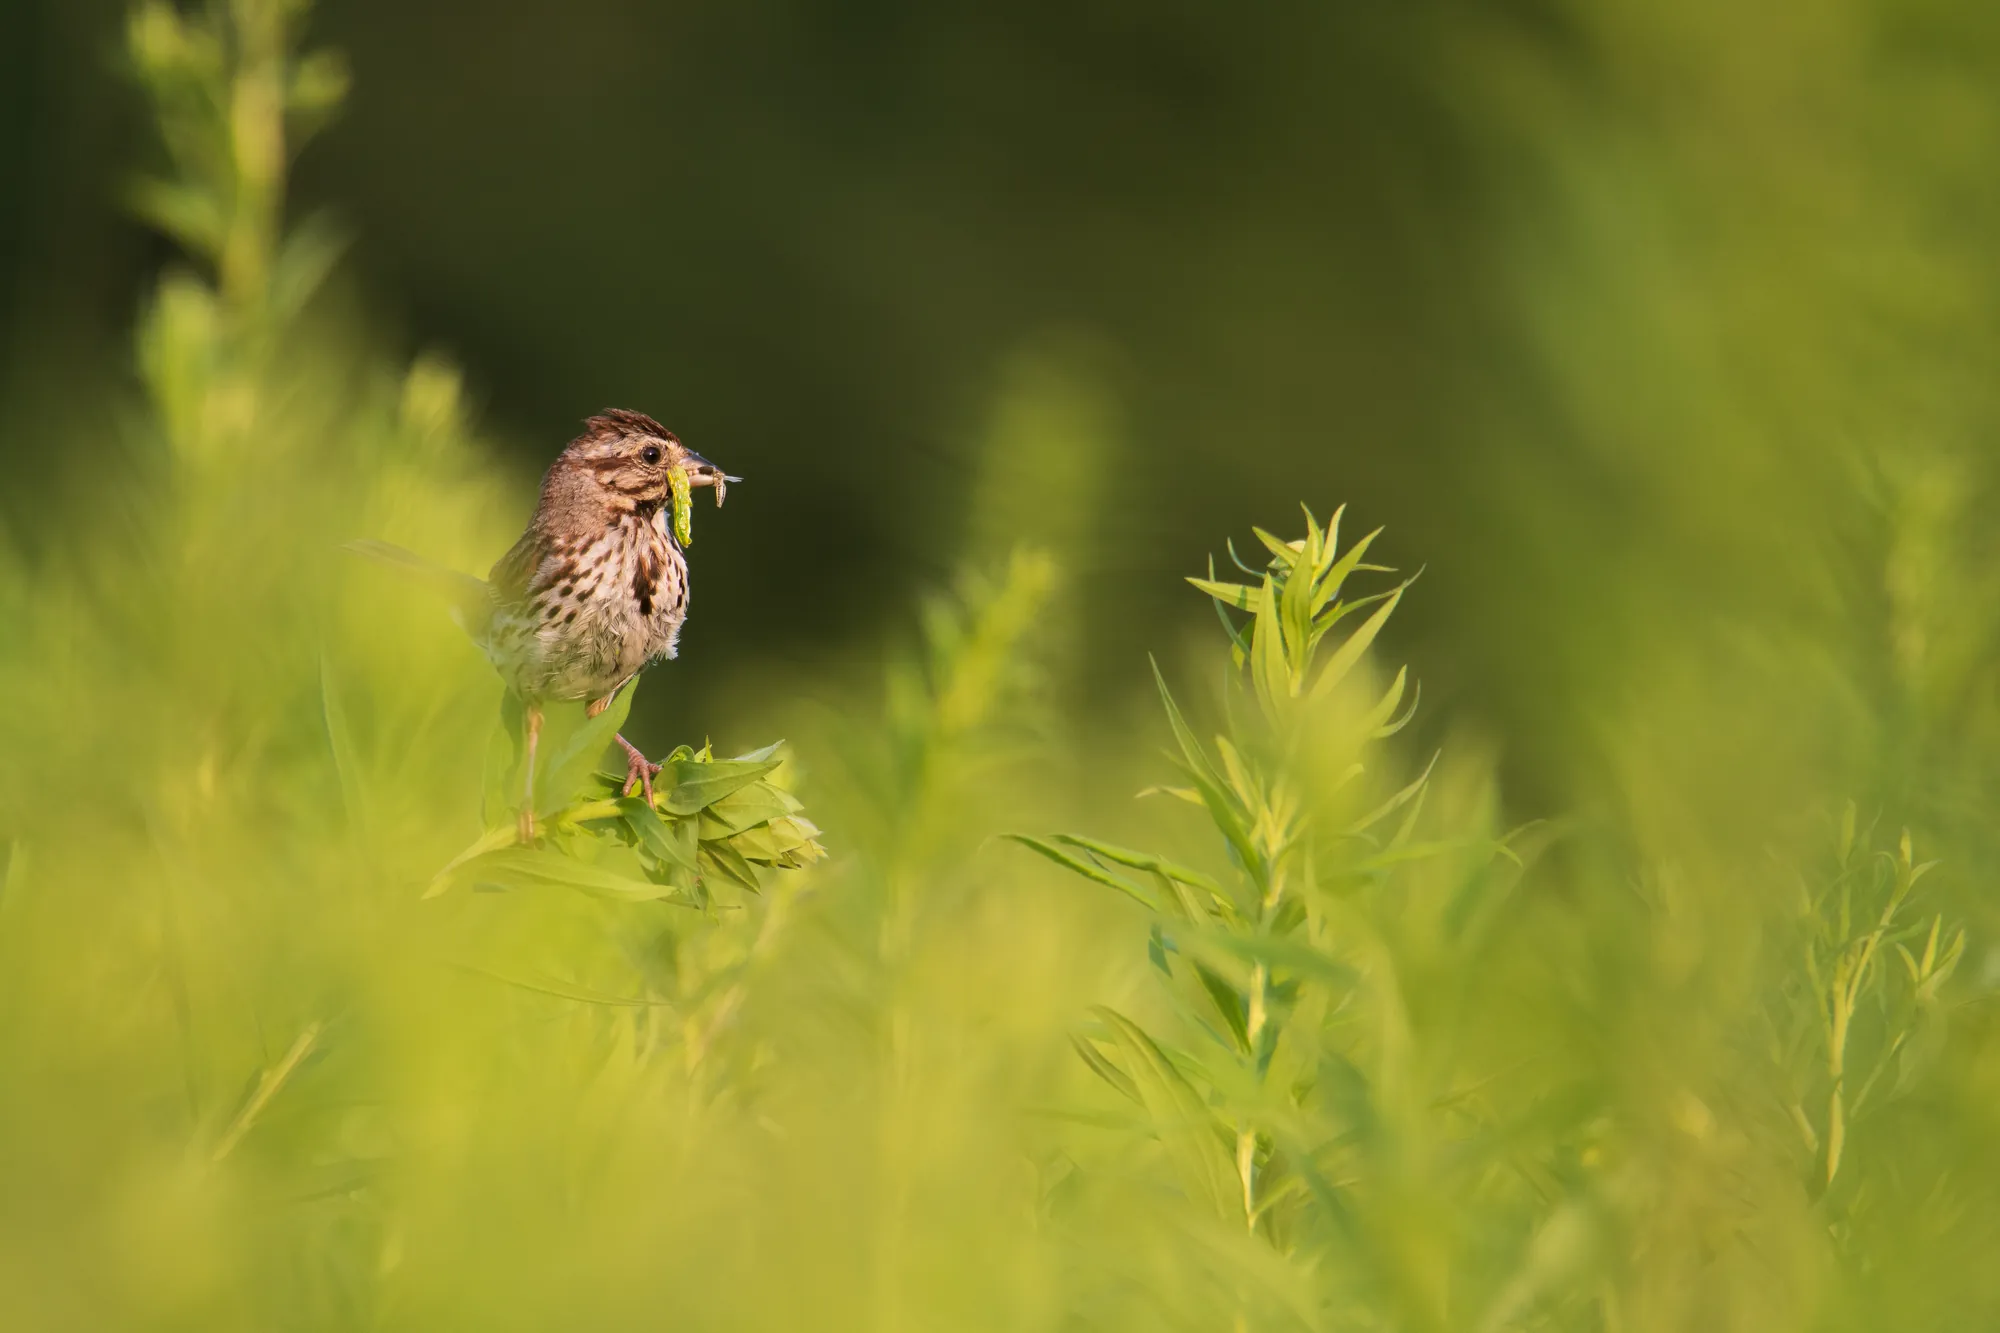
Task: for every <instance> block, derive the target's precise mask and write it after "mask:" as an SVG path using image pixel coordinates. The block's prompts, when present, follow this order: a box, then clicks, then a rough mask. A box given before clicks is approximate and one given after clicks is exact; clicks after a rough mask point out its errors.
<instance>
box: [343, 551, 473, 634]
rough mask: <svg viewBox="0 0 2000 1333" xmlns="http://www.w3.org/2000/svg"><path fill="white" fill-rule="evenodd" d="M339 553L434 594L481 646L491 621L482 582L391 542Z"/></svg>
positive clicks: (459, 625)
mask: <svg viewBox="0 0 2000 1333" xmlns="http://www.w3.org/2000/svg"><path fill="white" fill-rule="evenodd" d="M342 549H343V550H347V551H352V552H353V553H354V554H356V555H359V556H365V557H367V558H368V559H370V560H373V561H376V562H377V563H380V564H384V565H387V566H389V568H391V569H393V570H395V571H397V572H398V573H400V574H402V575H403V576H404V577H405V578H411V579H415V580H416V581H417V582H419V583H422V584H424V585H425V586H426V587H428V588H430V589H431V590H433V591H434V592H436V593H438V594H439V595H441V596H442V597H443V598H444V599H445V602H446V604H447V605H448V606H449V607H450V608H451V618H452V619H453V620H454V621H456V622H457V623H458V627H459V628H460V629H462V630H464V631H465V632H466V633H467V634H469V635H471V636H472V637H473V639H474V640H475V641H477V642H480V643H484V642H485V639H486V631H487V627H488V625H489V624H490V623H491V622H492V619H493V599H492V596H491V594H490V593H489V592H488V590H487V587H486V583H485V581H484V580H483V579H477V578H474V577H473V576H472V575H470V574H465V573H461V572H460V571H458V570H456V569H452V568H451V567H449V566H447V565H441V564H439V563H438V562H437V561H435V560H431V559H429V558H427V557H425V556H421V555H418V554H417V553H416V552H415V551H412V550H409V549H408V548H406V547H402V546H398V545H396V544H395V543H394V542H383V541H376V540H375V539H374V538H372V537H363V538H360V539H358V540H355V541H351V542H345V543H343V544H342Z"/></svg>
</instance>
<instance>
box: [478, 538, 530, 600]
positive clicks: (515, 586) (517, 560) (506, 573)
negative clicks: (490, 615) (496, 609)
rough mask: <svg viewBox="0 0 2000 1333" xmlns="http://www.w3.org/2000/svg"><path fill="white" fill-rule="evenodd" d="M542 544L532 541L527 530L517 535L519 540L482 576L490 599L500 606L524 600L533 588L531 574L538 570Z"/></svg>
mask: <svg viewBox="0 0 2000 1333" xmlns="http://www.w3.org/2000/svg"><path fill="white" fill-rule="evenodd" d="M542 555H543V552H542V544H541V542H540V541H538V540H537V539H536V534H535V530H534V529H533V528H532V527H531V528H529V529H528V530H527V531H526V532H524V533H522V534H521V540H519V541H517V542H515V543H514V545H513V546H512V547H510V548H509V549H508V551H507V554H505V555H503V556H501V557H500V558H499V559H498V560H496V561H494V562H493V570H492V572H491V573H489V574H488V575H487V576H486V580H487V582H488V583H489V584H490V585H491V586H492V589H493V599H494V600H495V601H498V602H502V603H514V602H522V601H525V600H527V596H528V591H529V589H530V588H532V587H533V586H534V582H535V572H536V571H537V570H539V569H540V568H541V567H542Z"/></svg>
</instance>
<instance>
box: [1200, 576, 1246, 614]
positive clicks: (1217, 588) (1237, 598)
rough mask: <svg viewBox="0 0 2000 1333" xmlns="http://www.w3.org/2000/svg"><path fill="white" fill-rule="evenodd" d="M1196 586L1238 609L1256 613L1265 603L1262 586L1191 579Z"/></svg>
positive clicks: (1217, 599)
mask: <svg viewBox="0 0 2000 1333" xmlns="http://www.w3.org/2000/svg"><path fill="white" fill-rule="evenodd" d="M1188 582H1189V583H1192V584H1193V585H1194V586H1195V587H1197V588H1199V589H1201V590H1202V591H1203V592H1205V593H1207V594H1208V595H1209V596H1210V597H1213V598H1214V599H1215V600H1216V601H1218V602H1221V603H1222V604H1223V605H1224V606H1227V607H1230V608H1232V609H1234V610H1237V611H1249V612H1251V613H1253V614H1254V613H1255V612H1256V610H1257V608H1258V607H1259V606H1261V605H1263V602H1264V593H1263V590H1262V589H1261V588H1252V587H1248V586H1246V585H1244V584H1241V583H1217V582H1216V581H1214V580H1213V579H1192V578H1191V579H1189V580H1188Z"/></svg>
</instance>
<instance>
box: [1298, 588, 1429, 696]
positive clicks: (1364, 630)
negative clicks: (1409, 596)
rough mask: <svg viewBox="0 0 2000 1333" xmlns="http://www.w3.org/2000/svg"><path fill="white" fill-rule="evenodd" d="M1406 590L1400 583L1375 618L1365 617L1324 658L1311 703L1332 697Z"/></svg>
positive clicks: (1383, 603)
mask: <svg viewBox="0 0 2000 1333" xmlns="http://www.w3.org/2000/svg"><path fill="white" fill-rule="evenodd" d="M1409 586H1410V585H1409V583H1404V584H1403V585H1402V587H1400V588H1397V589H1396V590H1395V592H1393V593H1392V594H1390V595H1389V596H1388V597H1387V598H1386V599H1384V600H1383V602H1382V605H1381V606H1380V607H1378V608H1377V609H1376V611H1375V614H1374V615H1372V616H1370V617H1368V619H1367V620H1366V621H1365V622H1363V624H1362V626H1361V628H1360V629H1357V630H1355V631H1354V633H1352V634H1350V635H1348V636H1347V641H1346V642H1345V643H1343V644H1341V645H1340V647H1339V648H1338V649H1336V650H1335V652H1334V654H1333V656H1332V657H1329V658H1327V660H1326V665H1325V666H1323V667H1321V668H1320V673H1319V679H1318V680H1317V681H1315V682H1314V683H1313V689H1312V693H1313V697H1314V698H1315V699H1322V698H1325V697H1326V696H1327V695H1330V694H1332V693H1333V690H1334V687H1335V686H1336V685H1338V684H1340V682H1341V681H1342V680H1344V679H1345V678H1346V677H1347V673H1348V672H1350V671H1352V670H1353V669H1354V664H1355V663H1357V662H1359V661H1360V660H1361V655H1362V654H1363V653H1365V652H1367V651H1368V645H1370V644H1372V643H1374V642H1375V636H1376V635H1377V634H1379V633H1381V632H1382V626H1383V625H1384V624H1386V623H1387V622H1388V619H1389V617H1390V615H1391V614H1393V613H1394V612H1395V610H1396V604H1397V603H1398V602H1400V601H1402V600H1403V589H1404V588H1407V587H1409Z"/></svg>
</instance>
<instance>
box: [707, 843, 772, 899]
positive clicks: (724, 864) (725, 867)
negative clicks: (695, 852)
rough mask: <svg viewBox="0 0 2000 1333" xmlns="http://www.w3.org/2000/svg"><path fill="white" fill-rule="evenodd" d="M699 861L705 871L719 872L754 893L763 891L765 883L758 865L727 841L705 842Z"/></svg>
mask: <svg viewBox="0 0 2000 1333" xmlns="http://www.w3.org/2000/svg"><path fill="white" fill-rule="evenodd" d="M697 861H698V863H699V864H700V865H701V868H702V870H703V871H704V872H719V873H721V874H722V875H724V876H726V877H727V878H729V879H732V880H734V881H735V882H736V883H738V884H740V885H742V886H743V887H744V888H746V889H748V890H750V892H752V893H761V892H763V889H764V885H763V882H762V881H761V880H759V879H758V878H757V869H756V867H755V866H753V865H751V864H750V863H749V862H748V861H746V860H744V859H743V856H742V854H741V853H740V852H738V851H737V850H736V849H735V848H733V847H731V846H730V845H729V844H728V843H726V842H705V843H703V844H702V845H701V853H700V856H699V857H698V858H697Z"/></svg>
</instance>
